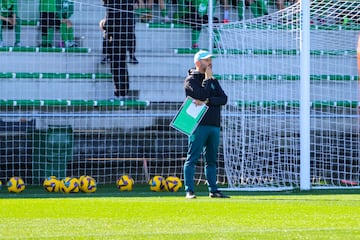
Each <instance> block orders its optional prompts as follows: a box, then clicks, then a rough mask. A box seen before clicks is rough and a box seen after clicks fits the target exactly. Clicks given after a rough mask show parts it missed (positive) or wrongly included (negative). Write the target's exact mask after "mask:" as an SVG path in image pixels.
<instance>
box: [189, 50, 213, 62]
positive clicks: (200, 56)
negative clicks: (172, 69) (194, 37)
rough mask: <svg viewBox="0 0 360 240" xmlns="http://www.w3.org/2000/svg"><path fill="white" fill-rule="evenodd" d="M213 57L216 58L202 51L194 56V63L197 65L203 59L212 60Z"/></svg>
mask: <svg viewBox="0 0 360 240" xmlns="http://www.w3.org/2000/svg"><path fill="white" fill-rule="evenodd" d="M211 57H214V56H213V55H212V54H210V53H209V52H208V51H205V50H200V51H198V52H197V53H196V54H195V55H194V63H196V62H198V61H200V60H202V59H207V58H211Z"/></svg>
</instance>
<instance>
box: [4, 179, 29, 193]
mask: <svg viewBox="0 0 360 240" xmlns="http://www.w3.org/2000/svg"><path fill="white" fill-rule="evenodd" d="M7 188H8V190H9V192H13V193H20V192H22V191H24V190H25V183H24V181H23V180H22V179H21V178H20V177H12V178H10V179H9V181H8V182H7Z"/></svg>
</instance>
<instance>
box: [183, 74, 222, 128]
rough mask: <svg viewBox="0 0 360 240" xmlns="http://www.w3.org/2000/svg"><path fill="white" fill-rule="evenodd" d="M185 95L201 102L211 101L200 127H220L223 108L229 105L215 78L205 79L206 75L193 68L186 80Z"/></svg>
mask: <svg viewBox="0 0 360 240" xmlns="http://www.w3.org/2000/svg"><path fill="white" fill-rule="evenodd" d="M185 94H186V96H190V97H192V98H194V99H198V100H201V101H205V100H206V99H208V100H209V102H208V104H207V105H208V107H209V109H208V111H207V112H206V113H205V115H204V117H203V119H202V120H201V122H200V125H210V126H217V127H220V121H221V118H220V112H221V106H222V105H225V104H226V103H227V95H226V94H225V92H224V90H223V89H222V88H221V86H220V84H219V82H218V81H217V80H216V79H215V78H211V79H205V74H203V73H200V72H198V71H197V70H196V69H194V68H192V69H189V71H188V76H187V77H186V78H185Z"/></svg>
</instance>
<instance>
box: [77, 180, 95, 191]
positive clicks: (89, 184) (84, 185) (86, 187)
mask: <svg viewBox="0 0 360 240" xmlns="http://www.w3.org/2000/svg"><path fill="white" fill-rule="evenodd" d="M79 180H80V181H79V182H80V190H81V191H82V192H85V193H93V192H96V189H97V188H96V180H95V178H93V177H90V176H81V177H80V178H79Z"/></svg>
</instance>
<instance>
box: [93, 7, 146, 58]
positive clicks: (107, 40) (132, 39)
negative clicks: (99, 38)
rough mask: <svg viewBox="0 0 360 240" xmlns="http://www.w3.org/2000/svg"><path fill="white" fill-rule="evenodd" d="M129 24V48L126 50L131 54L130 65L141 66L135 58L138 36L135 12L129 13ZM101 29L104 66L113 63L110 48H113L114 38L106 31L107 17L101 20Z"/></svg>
mask: <svg viewBox="0 0 360 240" xmlns="http://www.w3.org/2000/svg"><path fill="white" fill-rule="evenodd" d="M128 17H129V19H128V24H127V30H126V33H127V48H126V50H127V51H128V52H129V63H132V64H139V61H138V60H137V58H136V56H135V51H136V35H135V24H136V21H135V14H134V11H132V12H128ZM99 28H100V30H101V31H102V33H103V43H102V45H103V48H102V53H103V58H102V60H101V63H102V64H105V63H107V62H110V61H111V57H110V54H109V46H111V43H112V36H110V35H109V34H108V32H107V31H106V16H105V18H104V19H102V20H100V22H99Z"/></svg>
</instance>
